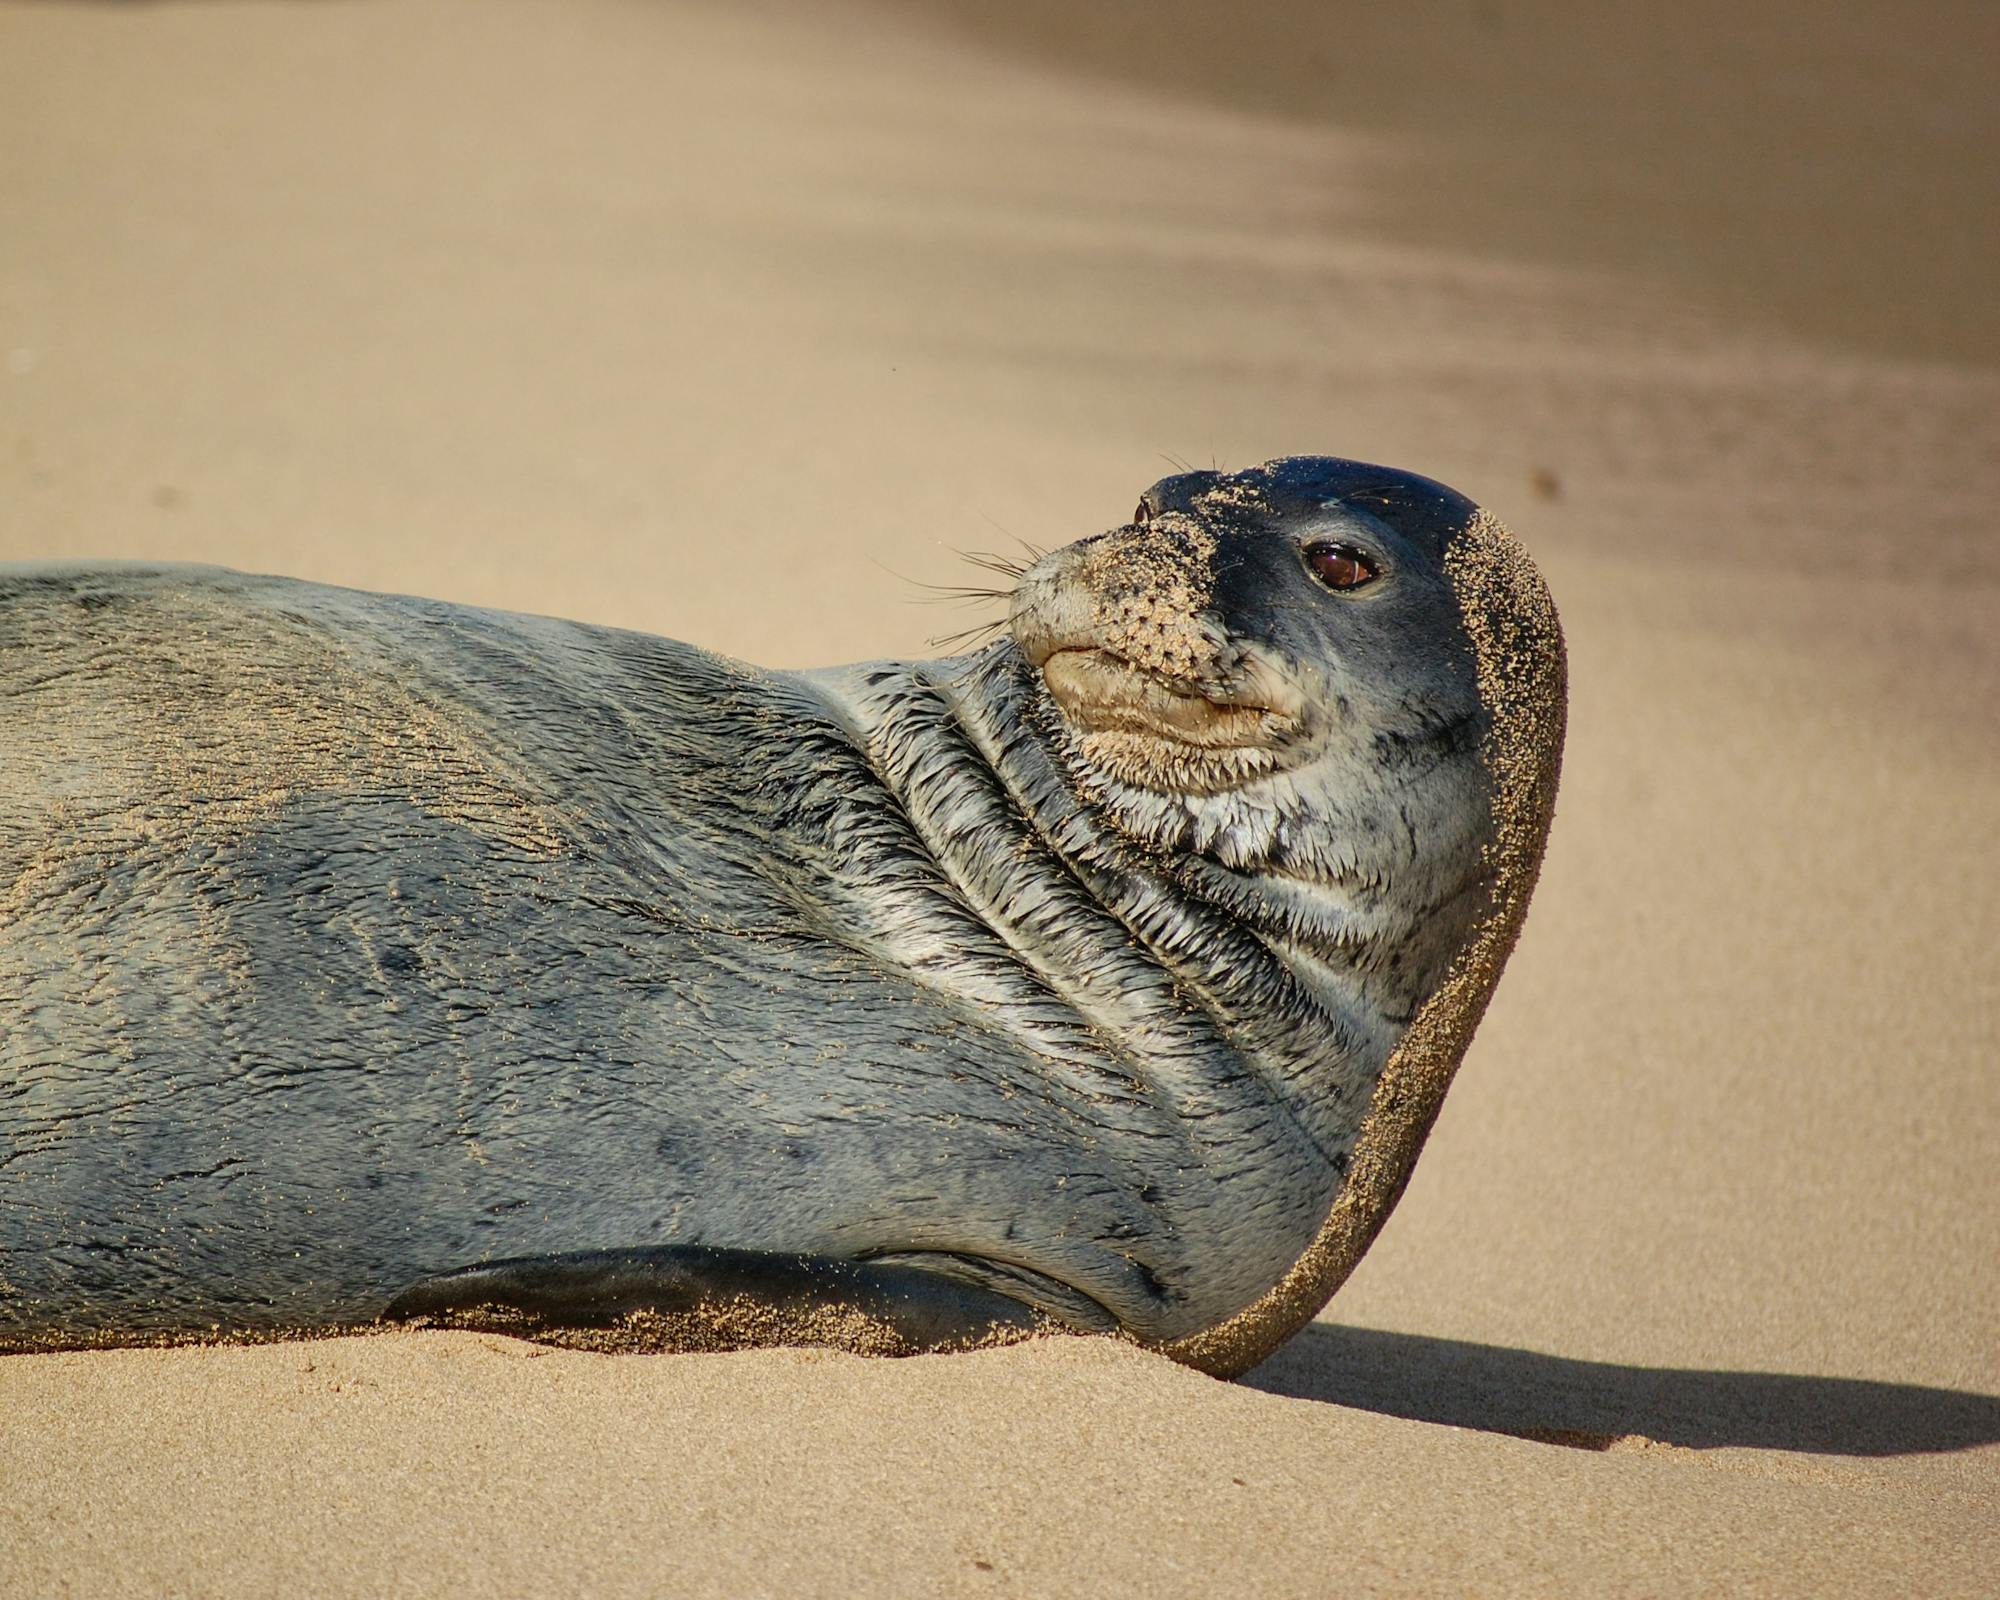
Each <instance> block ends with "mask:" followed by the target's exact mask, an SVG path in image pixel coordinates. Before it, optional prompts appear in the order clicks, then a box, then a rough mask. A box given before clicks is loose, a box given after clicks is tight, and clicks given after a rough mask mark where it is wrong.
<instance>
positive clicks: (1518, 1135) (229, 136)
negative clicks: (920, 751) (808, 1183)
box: [0, 0, 2000, 1595]
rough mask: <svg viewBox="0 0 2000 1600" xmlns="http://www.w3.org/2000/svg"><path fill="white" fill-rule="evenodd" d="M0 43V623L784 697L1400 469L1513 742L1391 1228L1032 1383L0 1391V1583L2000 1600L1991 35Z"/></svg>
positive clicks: (364, 19)
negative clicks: (559, 669) (1491, 896)
mask: <svg viewBox="0 0 2000 1600" xmlns="http://www.w3.org/2000/svg"><path fill="white" fill-rule="evenodd" d="M1605 14H1606V13H1602V12H1600V10H1599V9H1598V8H1593V7H1589V6H1586V5H1582V4H1580V3H1578V0H1451V3H1445V0H1420V3H1416V4H1413V5H1410V6H1403V7H1396V8H1386V7H1385V8H1364V7H1362V6H1360V5H1358V4H1351V5H1350V4H1343V5H1328V6H1313V5H1309V4H1307V3H1305V0H1292V3H1290V4H1288V5H1281V6H1266V7H1252V8H1251V9H1250V10H1249V11H1248V12H1247V13H1243V12H1239V11H1238V10H1237V9H1236V8H1224V7H1212V8H1211V7H1207V6H1203V5H1200V4H1198V3H1196V0H1156V3H1153V4H1148V5H1143V6H1142V5H1139V4H1105V5H1100V6H1096V7H1090V8H1081V7H1074V6H1071V5H1067V4H1060V3H1057V0H1010V3H1009V4H1007V5H1005V6H999V7H992V6H985V5H976V4H973V3H971V0H873V3H871V0H841V3H838V4H834V3H821V4H807V3H805V0H796V3H789V4H788V3H783V0H761V3H758V4H755V5H726V4H722V3H720V0H715V3H707V4H705V3H699V0H685V3H669V0H569V3H564V4H556V3H553V0H544V3H534V0H477V3H474V0H457V3H452V0H293V3H278V0H272V3H260V0H213V3H187V4H176V3H165V4H122V3H89V0H84V3H32V4H21V3H12V4H0V559H19V558H30V557H55V556H77V557H83V556H114V557H162V558H169V557H170V558H179V559H195V560H204V561H218V562H222V563H225V564H229V565H233V566H238V567H246V568H251V569H257V570H266V571H282V572H287V573H292V574H295V575H298V576H302V577H309V578H317V579H322V580H326V581H330V582H335V583H343V584H352V585H358V586H361V587H365V588H374V589H387V590H403V591H414V592H419V593H425V594H434V595H441V596H446V597H449V598H452V599H457V600H463V601H468V602H475V603H479V604H485V605H498V606H505V607H510V608H515V609H522V610H533V611H543V612H552V613H556V614H560V615H567V616H574V617H580V618H586V619H590V620H596V621H603V622H610V623H617V624H622V625H626V626H632V627H639V628H645V629H648V630H650V631H655V632H660V633H667V634H672V635H675V636H677V637H681V638H687V639H692V640H695V641H698V642H700V643H702V644H706V645H709V646H712V647H715V648H719V649H722V650H725V651H729V652H731V653H734V654H738V655H743V656H747V657H750V658H753V659H756V660H760V661H765V662H768V663H772V664H777V665H802V664H813V663H822V662H827V661H833V660H836V659H855V658H861V657H867V656H877V655H895V654H909V653H929V652H927V651H926V645H925V641H926V639H927V638H928V637H930V636H933V635H938V634H945V633H949V632H951V631H952V630H954V629H956V628H959V627H963V626H965V625H967V624H968V623H969V622H972V621H977V620H982V619H983V617H984V616H985V615H986V614H987V613H971V614H963V613H958V612H954V611H951V610H949V609H945V610H940V609H938V608H937V607H935V606H929V605H925V604H922V603H920V601H921V599H922V596H923V591H922V590H920V589H919V588H917V587H916V582H917V581H922V582H931V583H952V582H958V581H963V580H964V577H965V575H966V572H967V570H968V569H966V568H965V567H964V566H963V564H962V563H961V562H960V560H959V556H958V552H960V551H965V550H980V549H996V550H1009V549H1015V548H1018V546H1016V545H1015V543H1014V541H1016V540H1027V541H1031V542H1033V543H1035V544H1038V545H1049V544H1054V543H1059V542H1063V541H1066V540H1068V539H1071V538H1075V537H1078V536H1081V535H1083V534H1086V533H1090V532H1094V531H1097V530H1098V529H1100V528H1102V527H1105V526H1109V525H1111V524H1113V523H1115V522H1118V521H1120V520H1122V519H1123V517H1124V516H1125V515H1126V513H1127V512H1128V510H1129V508H1130V506H1131V504H1132V502H1133V500H1134V499H1135V497H1136V495H1137V492H1138V490H1139V489H1141V488H1143V487H1144V486H1145V484H1146V483H1148V482H1149V481H1151V480H1152V479H1153V478H1155V477H1158V476H1160V475H1162V474H1164V473H1166V472H1168V471H1170V470H1173V467H1172V465H1171V463H1172V462H1173V461H1176V460H1181V461H1187V462H1191V463H1194V464H1197V465H1204V466H1205V465H1208V464H1210V463H1211V462H1216V463H1220V464H1223V465H1225V466H1238V465H1243V464H1247V463H1251V462H1255V461H1258V460H1261V459H1264V458H1266V457H1269V456H1273V455H1279V454H1285V453H1291V452H1302V451H1312V452H1332V453H1339V454H1346V455H1353V456H1359V457H1363V458H1368V459H1375V460H1382V461H1387V462H1392V463H1395V464H1398V465H1402V466H1408V467H1412V468H1415V469H1417V470H1419V471H1422V472H1426V473H1429V474H1432V475H1434V476H1437V477H1440V478H1443V479H1445V480H1446V481H1447V482H1450V483H1452V484H1454V485H1456V486H1457V487H1459V488H1462V489H1464V490H1465V491H1467V492H1468V493H1470V494H1472V495H1473V496H1474V497H1476V498H1478V499H1481V500H1483V501H1485V502H1487V503H1488V504H1490V505H1492V506H1493V507H1494V508H1495V509H1497V510H1498V511H1499V512H1500V513H1501V514H1502V515H1503V516H1504V517H1505V518H1506V519H1507V520H1508V521H1509V522H1511V523H1512V524H1513V525H1514V526H1515V527H1516V529H1517V530H1518V531H1519V532H1520V533H1521V534H1522V535H1523V536H1524V537H1525V538H1526V539H1527V541H1528V543H1529V544H1530V546H1531V547H1532V548H1533V549H1534V551H1535V552H1536V554H1537V556H1538V558H1539V559H1540V560H1541V562H1542V564H1543V566H1544V569H1545V570H1546V572H1547V573H1548V575H1549V577H1550V581H1551V583H1552V585H1553V587H1554V589H1555V591H1556V594H1557V598H1558V601H1559V603H1560V604H1561V607H1562V610H1563V615H1564V619H1565V622H1566V624H1567V627H1568V631H1569V637H1570V643H1571V652H1572V678H1573V685H1574V690H1573V692H1574V702H1573V712H1572V723H1571V738H1570V753H1569V763H1568V770H1567V774H1566V778H1565V785H1564V790H1563V796H1562V802H1561V806H1560V809H1559V814H1558V817H1557V822H1556V829H1555V836H1554V841H1553V845H1552V848H1551V853H1550V857H1549V861H1548V866H1547V871H1546V875H1545V877H1544V880H1543V886H1542V889H1541V891H1540V894H1539V896H1538V898H1537V900H1536V904H1535V909H1534V913H1533V915H1532V916H1531V918H1530V921H1529V927H1528V931H1527V935H1526V937H1525V940H1524V942H1523V944H1522V946H1521V948H1520V951H1519V953H1518V954H1517V956H1516V957H1515V960H1514V963H1513V965H1512V967H1511V969H1510V971H1509V973H1508V975H1507V977H1506V980H1505V981H1504V982H1503V983H1502V985H1501V988H1500V993H1499V996H1498V999H1497V1001H1496V1003H1495V1005H1494V1008H1493V1011H1492V1013H1491V1015H1490V1016H1489V1018H1488V1021H1487V1023H1486V1025H1485V1027H1484V1029H1483V1030H1482V1032H1481V1034H1480V1036H1479V1038H1478V1040H1477V1041H1476V1042H1475V1045H1474V1047H1473V1050H1472V1053H1471V1056H1470V1058H1469V1059H1468V1062H1467V1065H1466V1067H1465V1070H1464V1072H1463V1075H1462V1076H1461V1078H1460V1080H1459V1083H1458V1086H1457V1087H1456V1089H1455V1090H1454V1091H1453V1094H1452V1097H1451V1099H1450V1100H1449V1102H1448V1103H1447V1105H1446V1108H1445V1112H1444V1115H1443V1118H1442V1119H1441V1121H1440V1123H1439V1125H1438V1128H1437V1131H1436V1134H1435V1135H1434V1137H1433V1139H1432V1141H1431V1145H1430V1148H1429V1150H1428V1152H1427V1154H1426V1155H1425V1157H1424V1159H1423V1161H1422V1162H1421V1163H1420V1165H1419V1166H1418V1169H1417V1174H1416V1177H1415V1180H1414V1181H1413V1183H1412V1184H1411V1186H1410V1190H1409V1193H1408V1196H1407V1198H1406V1199H1405V1200H1404V1202H1403V1204H1402V1207H1401V1209H1400V1210H1399V1211H1398V1212H1397V1214H1396V1216H1395V1218H1394V1219H1393V1220H1392V1222H1391V1223H1390V1225H1389V1227H1388V1229H1387V1230H1386V1232H1385V1233H1384V1234H1383V1236H1382V1238H1381V1241H1380V1242H1379V1244H1378V1245H1377V1246H1376V1248H1375V1250H1374V1251H1373V1253H1372V1254H1371V1255H1370V1256H1369V1257H1368V1259H1367V1260H1366V1261H1365V1262H1364V1263H1363V1265H1362V1267H1361V1269H1360V1271H1359V1272H1358V1273H1357V1275H1356V1276H1355V1277H1354V1279H1353V1280H1352V1281H1351V1283H1350V1284H1349V1285H1348V1287H1347V1288H1346V1289H1345V1290H1344V1291H1343V1292H1342V1293H1341V1294H1340V1295H1339V1296H1337V1297H1336V1299H1335V1300H1334V1302H1333V1304H1332V1305H1331V1307H1329V1309H1328V1312H1327V1313H1326V1316H1325V1317H1324V1318H1323V1320H1322V1321H1321V1322H1320V1323H1319V1324H1318V1325H1316V1326H1314V1327H1313V1328H1311V1329H1308V1330H1307V1332H1306V1333H1305V1334H1303V1335H1302V1336H1301V1337H1300V1338H1299V1339H1298V1340H1296V1341H1295V1342H1294V1343H1293V1344H1292V1345H1291V1346H1289V1347H1288V1348H1286V1349H1285V1350H1284V1351H1282V1352H1281V1353H1280V1354H1279V1355H1278V1356H1277V1357H1276V1358H1274V1359H1273V1360H1272V1361H1271V1362H1270V1363H1268V1364H1267V1365H1266V1366H1265V1367H1264V1368H1262V1369H1261V1370H1259V1371H1258V1372H1256V1373H1253V1374H1252V1375H1251V1376H1250V1377H1249V1378H1248V1379H1246V1380H1245V1381H1243V1382H1241V1383H1237V1384H1225V1383H1218V1382H1214V1381H1212V1380H1209V1379H1205V1378H1201V1377H1198V1376H1196V1375H1194V1374H1191V1373H1188V1372H1185V1371H1183V1370H1180V1369H1178V1368H1175V1367H1172V1366H1170V1365H1169V1364H1167V1363H1166V1362H1164V1361H1163V1360H1160V1359H1156V1358H1153V1357H1149V1356H1145V1355H1142V1354H1139V1353H1137V1352H1135V1351H1132V1350H1129V1349H1123V1348H1119V1347H1114V1346H1109V1345H1104V1344H1098V1343H1091V1342H1086V1341H1057V1342H1052V1343H1047V1344H1042V1345H1038V1346H1034V1347H1030V1348H1024V1349H1018V1350H1011V1351H1001V1352H993V1353H988V1354H982V1355H978V1356H970V1357H958V1358H933V1359H920V1360H914V1361H908V1362H901V1363H895V1362H868V1361H864V1360H860V1359H858V1358H852V1357H847V1356H836V1355H827V1354H817V1353H801V1352H768V1353H754V1354H745V1355H739V1356H724V1357H664V1358H606V1357H593V1356H585V1355H577V1354H570V1353H549V1352H543V1351H539V1350H536V1349H534V1348H533V1347H530V1346H525V1345H518V1344H512V1343H510V1342H508V1341H504V1340H498V1339H487V1338H478V1337H472V1336H445V1335H404V1336H395V1337H382V1338H375V1339H363V1340H346V1341H334V1342H322V1343H317V1344H308V1345H293V1346H283V1347H272V1348H265V1349H217V1350H186V1351H178V1352H109V1353H100V1354H90V1355H77V1356H68V1355H57V1356H36V1357H14V1358H9V1359H6V1360H5V1361H0V1590H5V1591H6V1592H8V1593H14V1594H24V1595H25V1594H37V1595H39V1594H53V1593H74V1594H90V1595H110V1594H133V1595H141V1594H165V1593H174V1594H192V1593H232V1594H251V1593H278V1592H312V1593H356V1594H360V1593H370V1594H387V1593H434V1592H438V1591H441V1590H444V1589H446V1588H450V1589H452V1590H453V1591H454V1592H458V1593H465V1594H471V1593H486V1592H495V1593H498V1592H510V1593H522V1592H528V1591H537V1592H549V1593H560V1592H584V1591H588V1592H592V1593H598V1594H626V1593H631V1594H641V1593H647V1594H650V1593H675V1594H710V1593H713V1594H755V1593H774V1594H795V1593H855V1592H878V1591H879V1592H885V1593H968V1594H973V1593H977V1594H986V1593H993V1594H1000V1593H1008V1594H1051V1593H1063V1592H1090V1593H1095V1594H1104V1595H1117V1594H1147V1595H1178V1594H1187V1595H1196V1594H1213V1593H1251V1592H1256V1593H1269V1594H1299V1595H1311V1594H1330V1593H1342V1594H1372V1593H1383V1594H1406V1593H1420V1592H1421V1593H1440V1594H1444V1593H1450V1594H1465V1593H1501V1594H1507V1593H1549V1592H1572V1593H1573V1592H1581V1591H1588V1592H1590V1593H1592V1594H1594V1595H1606V1594H1644V1593H1685V1592H1719V1591H1724V1590H1727V1591H1730V1592H1740V1593H1756V1594H1792V1593H1796V1594H1814V1595H1819V1594H1835V1593H1838V1594H1846V1593H1857V1594H1858V1593H1879V1594H1911V1593H1929V1594H1952V1593H1964V1594H1969V1593H1975V1592H1982V1591H1983V1592H1988V1593H1991V1592H1993V1591H1994V1590H1995V1588H1996V1587H2000V1399H1996V1398H1994V1397H1995V1396H2000V1336H1996V1312H2000V1265H1997V1264H2000V1178H1996V1172H2000V1163H1997V1162H1996V1156H2000V1090H1996V1055H2000V962H1997V961H1996V951H2000V797H1996V779H2000V715H1997V714H1996V712H1995V709H1994V708H1995V703H1996V691H2000V603H1997V602H2000V537H1996V534H2000V530H1996V506H2000V312H1996V307H1995V292H1994V291H1995V288H1996V285H2000V204H1996V196H2000V96H1996V95H1995V94H1994V93H1993V88H1992V63H1993V62H1994V61H1995V60H1996V59H2000V21H1996V18H2000V13H1996V12H1995V10H1994V8H1992V7H1991V6H1988V5H1980V4H1963V5H1950V4H1938V5H1919V6H1910V7H1899V6H1891V5H1888V4H1879V5H1867V4H1859V3H1852V0H1848V3H1840V4H1833V5H1808V4H1806V3H1804V0H1782V3H1775V4H1769V5H1764V6H1757V7H1750V6H1744V5H1741V4H1732V5H1724V4H1721V3H1719V0H1683V3H1678V4H1676V5H1674V6H1672V7H1666V8H1659V9H1658V10H1657V13H1656V14H1654V15H1651V16H1650V17H1647V18H1643V19H1627V18H1622V17H1621V19H1620V21H1619V22H1618V24H1617V26H1616V27H1615V28H1608V27H1607V26H1606V25H1605V24H1604V23H1603V22H1602V21H1601V20H1600V18H1601V16H1603V15H1605Z"/></svg>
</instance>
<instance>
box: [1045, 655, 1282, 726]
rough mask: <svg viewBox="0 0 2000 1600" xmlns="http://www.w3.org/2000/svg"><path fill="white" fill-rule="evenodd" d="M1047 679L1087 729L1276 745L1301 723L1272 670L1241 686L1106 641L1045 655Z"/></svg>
mask: <svg viewBox="0 0 2000 1600" xmlns="http://www.w3.org/2000/svg"><path fill="white" fill-rule="evenodd" d="M1035 664H1036V666H1037V667H1038V668H1039V669H1040V672H1041V677H1042V682H1043V684H1044V685H1045V686H1046V687H1047V689H1048V692H1049V695H1050V697H1051V698H1052V699H1053V700H1054V701H1055V702H1056V705H1057V706H1058V708H1059V709H1060V710H1061V711H1062V714H1063V717H1064V719H1065V720H1066V721H1068V722H1069V724H1070V725H1071V726H1072V727H1073V728H1075V729H1076V730H1077V731H1078V732H1079V733H1085V734H1091V733H1121V734H1137V735H1150V736H1152V737H1155V738H1159V739H1164V740H1166V741H1168V742H1170V743H1172V744H1175V745H1179V746H1182V747H1184V748H1186V749H1187V750H1189V751H1192V752H1203V753H1206V752H1212V751H1220V750H1268V749H1270V748H1271V747H1272V746H1273V745H1274V744H1276V743H1278V742H1279V741H1281V740H1282V739H1284V738H1285V737H1287V736H1288V735H1290V734H1291V733H1293V732H1294V731H1295V730H1296V729H1297V728H1298V725H1299V722H1300V710H1301V709H1302V708H1301V707H1299V706H1294V705H1285V704H1279V703H1277V702H1279V701H1280V700H1290V699H1294V698H1295V696H1293V695H1287V694H1282V693H1275V692H1273V691H1274V690H1282V689H1284V688H1285V687H1286V686H1285V685H1284V684H1283V682H1282V680H1281V679H1280V678H1279V677H1278V676H1277V675H1276V674H1273V673H1270V672H1257V671H1253V672H1251V673H1249V674H1247V675H1246V679H1247V681H1245V682H1243V683H1241V684H1240V685H1236V686H1231V685H1227V684H1220V683H1215V684H1210V683H1200V682H1196V681H1194V680H1191V679H1188V678H1178V677H1170V676H1168V675H1167V674H1165V673H1162V672H1158V671H1155V670H1154V669H1153V668H1151V667H1147V666H1144V665H1142V664H1140V663H1139V662H1136V661H1133V660H1131V659H1129V658H1128V657H1126V656H1124V655H1121V654H1120V653H1119V652H1118V651H1116V650H1114V649H1111V648H1109V647H1108V646H1106V645H1102V644H1085V643H1077V644H1066V645H1063V646H1061V647H1060V648H1058V649H1055V650H1052V651H1050V652H1049V653H1048V654H1047V655H1045V656H1044V657H1043V658H1042V659H1041V660H1040V661H1039V662H1037V663H1035Z"/></svg>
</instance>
